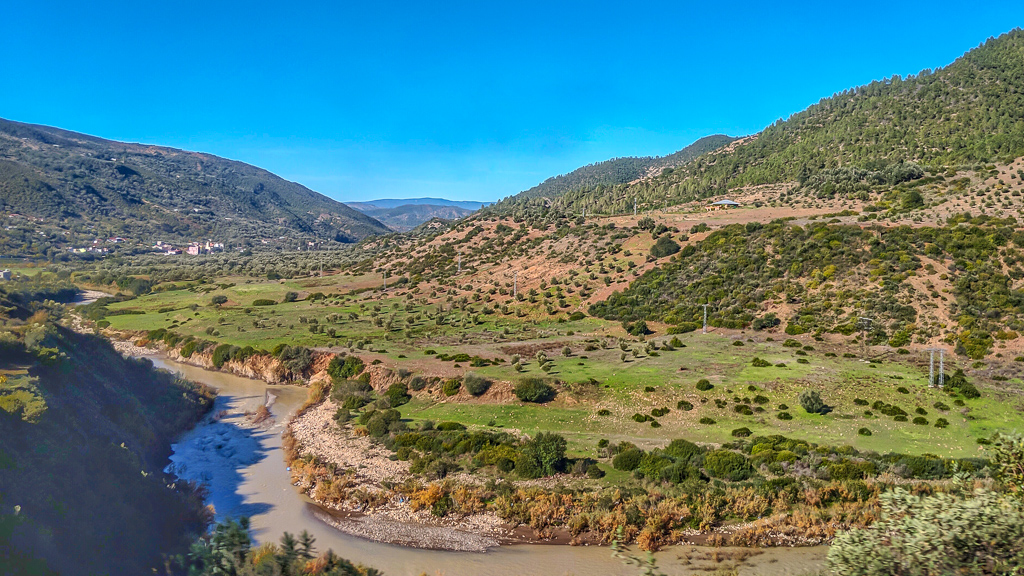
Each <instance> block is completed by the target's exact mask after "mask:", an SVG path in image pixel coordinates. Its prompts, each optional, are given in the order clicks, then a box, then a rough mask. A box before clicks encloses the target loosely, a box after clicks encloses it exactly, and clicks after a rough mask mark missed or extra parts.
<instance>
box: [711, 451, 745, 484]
mask: <svg viewBox="0 0 1024 576" xmlns="http://www.w3.org/2000/svg"><path fill="white" fill-rule="evenodd" d="M704 469H705V470H707V471H708V474H709V475H711V476H713V477H715V478H723V479H725V480H730V481H732V482H739V481H741V480H746V479H748V478H750V477H752V476H753V475H754V468H753V466H751V465H750V462H748V461H747V458H746V457H745V456H743V455H742V454H738V453H736V452H732V451H730V450H712V451H710V452H708V453H707V454H705V455H704Z"/></svg>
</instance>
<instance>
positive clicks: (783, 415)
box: [775, 412, 793, 420]
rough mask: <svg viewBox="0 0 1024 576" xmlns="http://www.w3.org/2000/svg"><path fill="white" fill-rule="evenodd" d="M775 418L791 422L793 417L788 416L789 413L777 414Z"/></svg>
mask: <svg viewBox="0 0 1024 576" xmlns="http://www.w3.org/2000/svg"><path fill="white" fill-rule="evenodd" d="M775 417H776V418H778V419H779V420H792V419H793V415H792V414H790V413H789V412H779V413H778V414H776V415H775Z"/></svg>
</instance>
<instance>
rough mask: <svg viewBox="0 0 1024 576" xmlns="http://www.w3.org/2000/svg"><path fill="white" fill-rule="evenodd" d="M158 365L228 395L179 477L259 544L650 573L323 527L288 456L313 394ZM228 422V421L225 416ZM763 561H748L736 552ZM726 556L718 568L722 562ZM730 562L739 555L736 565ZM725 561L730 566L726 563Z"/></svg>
mask: <svg viewBox="0 0 1024 576" xmlns="http://www.w3.org/2000/svg"><path fill="white" fill-rule="evenodd" d="M152 360H153V362H154V364H155V365H156V366H158V367H161V368H166V369H169V370H172V371H175V372H180V373H182V374H183V375H184V376H185V377H186V378H189V379H191V380H194V381H199V382H203V383H205V384H207V385H209V386H212V387H214V388H216V389H217V390H218V391H219V396H218V398H217V401H216V406H215V408H214V410H213V411H212V412H211V415H210V416H209V417H207V419H206V420H204V421H203V422H202V423H200V424H199V425H198V426H197V427H196V428H195V429H193V430H192V431H190V432H189V433H187V434H186V435H184V436H183V437H182V438H181V439H180V441H179V442H178V443H177V444H175V445H174V446H173V449H174V452H173V455H172V456H171V462H172V464H171V465H170V466H171V470H172V471H173V472H174V473H175V474H177V475H178V476H179V477H181V478H185V479H190V480H199V481H201V482H203V483H205V484H206V485H207V486H208V489H209V503H210V504H212V505H213V506H214V508H215V509H216V511H217V515H218V518H225V517H232V518H237V517H239V516H243V515H244V516H249V517H250V518H251V520H252V526H253V531H254V536H255V538H256V539H257V540H258V541H260V542H266V541H277V540H278V539H279V538H280V536H281V533H282V532H285V531H288V532H292V533H298V532H301V531H302V530H308V531H309V532H310V533H311V534H313V535H314V536H315V537H316V546H317V549H318V550H320V551H323V550H327V549H331V550H333V551H334V552H335V553H337V554H338V555H340V556H342V557H344V558H348V559H350V560H352V561H353V562H358V563H363V564H367V565H370V566H374V567H376V568H378V569H379V570H382V571H383V572H384V573H385V574H387V575H388V576H405V575H411V576H418V575H420V574H424V573H425V574H427V575H430V576H435V575H444V576H492V575H493V576H533V575H545V576H547V575H553V576H562V575H578V576H598V575H636V574H640V570H639V569H637V568H636V567H627V566H625V565H623V563H622V561H620V560H618V559H615V558H612V557H611V551H610V550H609V549H608V548H601V547H573V546H545V545H515V546H502V547H499V548H493V549H491V550H490V551H488V552H485V553H476V552H446V551H435V550H423V549H417V548H406V547H402V546H395V545H390V544H381V543H376V542H370V541H367V540H363V539H360V538H357V537H355V536H350V535H348V534H345V533H343V532H340V531H338V530H336V529H334V528H332V527H331V526H329V525H328V524H326V523H324V522H323V521H321V520H320V519H319V517H318V516H322V515H323V511H322V510H321V509H320V508H319V507H318V506H316V505H315V504H314V503H312V502H311V501H310V500H308V499H307V498H306V497H305V496H303V495H301V494H299V492H298V491H297V490H296V489H295V488H294V487H293V486H292V485H291V483H290V481H289V472H288V470H287V469H286V468H285V466H284V462H283V456H282V454H281V433H282V432H283V430H284V425H285V423H286V422H287V420H288V418H290V417H291V415H292V414H294V412H295V411H296V410H297V409H298V407H299V406H300V405H301V404H302V402H303V401H304V400H305V398H306V389H305V388H299V387H294V386H271V385H267V384H266V383H265V382H262V381H258V380H250V379H248V378H242V377H239V376H234V375H231V374H226V373H222V372H213V371H208V370H204V369H202V368H197V367H194V366H188V365H185V364H180V363H177V362H173V361H171V360H168V359H165V358H159V357H152ZM268 402H269V403H270V411H271V413H272V414H273V416H274V423H273V425H271V426H270V427H264V428H262V429H255V430H254V429H251V428H250V427H248V426H244V425H242V422H243V418H244V416H243V414H244V412H246V411H255V410H256V409H257V408H258V407H259V406H260V405H265V404H267V403H268ZM217 416H219V417H217ZM825 551H826V548H825V547H821V546H819V547H814V548H772V549H765V550H753V551H750V550H742V549H730V548H723V549H716V548H703V547H699V546H678V547H672V548H668V549H666V550H664V551H662V552H659V553H658V554H657V555H656V558H657V562H658V566H659V568H661V569H662V570H663V571H664V572H666V573H668V574H672V575H676V574H707V573H708V572H710V571H713V570H714V569H716V568H727V567H730V566H735V567H736V568H738V570H739V573H740V574H765V575H780V576H781V575H804V574H812V573H816V572H817V571H819V570H820V569H822V567H823V566H824V556H825ZM737 552H738V553H741V554H744V555H745V554H750V553H753V554H754V555H753V556H751V557H749V558H746V559H745V560H742V561H738V559H737V556H735V555H734V554H735V553H737ZM716 554H717V555H718V559H719V562H718V563H716V561H715V559H714V556H715V555H716ZM727 557H732V559H728V558H727ZM723 559H725V560H724V561H722V560H723Z"/></svg>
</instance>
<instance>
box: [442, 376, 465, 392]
mask: <svg viewBox="0 0 1024 576" xmlns="http://www.w3.org/2000/svg"><path fill="white" fill-rule="evenodd" d="M461 389H462V381H461V380H459V379H458V378H449V379H448V380H445V382H444V384H442V385H441V391H442V392H444V395H445V396H455V395H456V394H458V393H459V390H461Z"/></svg>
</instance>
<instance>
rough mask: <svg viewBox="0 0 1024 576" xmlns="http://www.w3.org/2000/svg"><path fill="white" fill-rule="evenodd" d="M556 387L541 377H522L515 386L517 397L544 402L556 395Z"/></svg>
mask: <svg viewBox="0 0 1024 576" xmlns="http://www.w3.org/2000/svg"><path fill="white" fill-rule="evenodd" d="M555 393H556V392H555V389H554V388H553V387H552V386H551V385H550V384H548V383H547V382H544V381H543V380H541V379H540V378H520V379H519V382H517V383H516V386H515V394H516V397H517V398H519V399H520V400H521V401H523V402H534V403H538V404H542V403H544V402H548V401H549V400H551V399H552V398H554V397H555Z"/></svg>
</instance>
